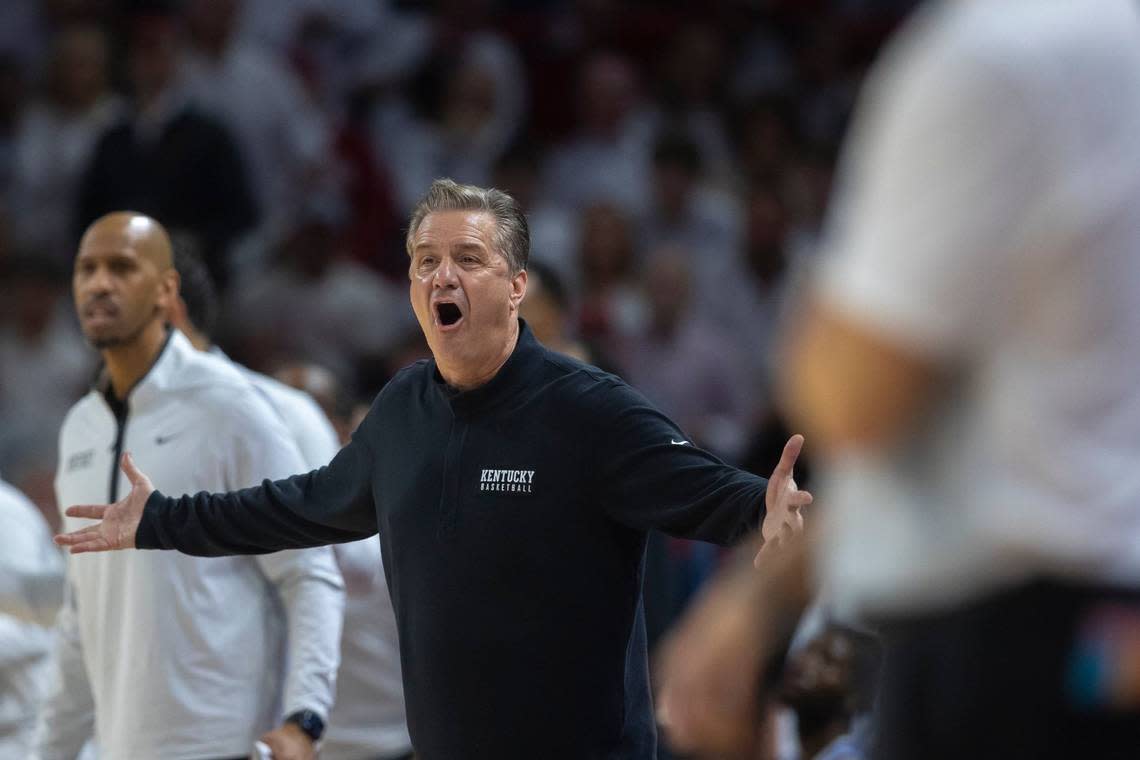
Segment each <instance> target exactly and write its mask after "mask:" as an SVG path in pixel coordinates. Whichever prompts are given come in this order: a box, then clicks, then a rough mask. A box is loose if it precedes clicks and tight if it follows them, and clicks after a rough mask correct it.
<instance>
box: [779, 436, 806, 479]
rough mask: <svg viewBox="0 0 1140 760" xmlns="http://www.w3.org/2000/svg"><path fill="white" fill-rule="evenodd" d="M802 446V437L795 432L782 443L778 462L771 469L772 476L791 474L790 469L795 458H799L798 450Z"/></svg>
mask: <svg viewBox="0 0 1140 760" xmlns="http://www.w3.org/2000/svg"><path fill="white" fill-rule="evenodd" d="M803 447H804V437H803V436H802V435H800V434H799V433H796V434H795V435H793V436H792V437H791V438H789V439H788V442H787V443H785V444H784V452H783V453H782V454H780V462H779V463H778V464H777V465H776V469H775V470H773V471H772V477H773V478H776V477H787V478H790V477H791V476H792V470H793V469H794V468H795V466H796V460H797V459H799V458H800V451H802V450H803Z"/></svg>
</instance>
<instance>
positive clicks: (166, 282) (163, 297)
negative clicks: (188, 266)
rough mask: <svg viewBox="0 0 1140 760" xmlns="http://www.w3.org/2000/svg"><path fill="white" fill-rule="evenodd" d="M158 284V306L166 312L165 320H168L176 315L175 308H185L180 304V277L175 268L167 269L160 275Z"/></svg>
mask: <svg viewBox="0 0 1140 760" xmlns="http://www.w3.org/2000/svg"><path fill="white" fill-rule="evenodd" d="M158 286H159V297H158V303H159V306H161V307H162V309H163V311H165V312H166V318H167V320H170V319H172V318H173V317H174V316H176V313H175V310H176V309H185V307H184V306H183V305H182V297H181V295H180V290H181V288H182V277H181V275H179V274H178V270H177V269H167V270H166V271H165V272H163V273H162V274H161V275H160V280H159V285H158Z"/></svg>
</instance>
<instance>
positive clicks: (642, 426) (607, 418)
mask: <svg viewBox="0 0 1140 760" xmlns="http://www.w3.org/2000/svg"><path fill="white" fill-rule="evenodd" d="M587 400H588V403H589V408H590V412H589V414H588V417H589V418H590V419H591V420H592V422H593V428H594V429H593V432H592V433H590V434H588V435H590V437H591V438H592V439H593V445H594V451H595V452H596V454H595V456H596V457H597V459H596V462H595V464H596V467H595V470H594V472H596V473H598V476H597V480H596V484H597V485H596V488H597V491H598V493H599V494H600V496H601V501H602V504H603V506H604V508H605V509H606V510H607V512H608V513H609V514H610V516H611V517H613V518H614V519H615V520H617V521H618V522H620V523H622V524H624V525H628V526H630V527H633V528H638V529H642V530H646V529H649V528H656V529H658V530H662V531H664V532H666V533H668V534H670V535H672V536H677V537H680V538H695V539H700V540H702V541H711V542H713V543H718V544H728V543H731V542H733V541H735V540H737V539H738V538H740V537H741V536H743V535H744V534H745V533H748V532H749V531H752V530H755V529H756V528H757V527H758V526H759V524H760V520H761V519H763V516H764V513H765V509H764V492H765V490H766V488H767V486H768V481H767V480H765V479H764V478H761V477H758V476H756V475H752V474H750V473H747V472H744V471H743V470H738V469H736V468H735V467H730V466H729V465H727V464H725V463H724V462H722V461H721V460H720V459H718V458H717V457H715V456H713V455H712V454H710V453H708V452H707V451H704V450H703V449H700V448H697V447H696V446H694V445H693V444H692V443H691V442H690V441H689V440H688V439H687V438H686V437H685V436H684V434H683V433H682V432H681V430H680V428H678V427H677V425H676V424H675V423H674V422H673V421H672V420H670V419H669V418H668V417H666V416H665V415H664V414H662V413H661V412H660V411H658V410H657V409H656V408H654V406H653V405H652V404H650V403H649V401H648V400H646V399H645V397H644V396H642V395H641V394H640V393H638V392H637V391H635V390H633V389H632V388H630V387H629V386H628V385H626V384H625V383H623V382H621V381H620V380H617V379H616V378H612V379H608V380H604V381H601V382H599V383H598V384H597V385H596V386H595V387H594V388H592V389H591V390H590V391H589V392H588V393H587Z"/></svg>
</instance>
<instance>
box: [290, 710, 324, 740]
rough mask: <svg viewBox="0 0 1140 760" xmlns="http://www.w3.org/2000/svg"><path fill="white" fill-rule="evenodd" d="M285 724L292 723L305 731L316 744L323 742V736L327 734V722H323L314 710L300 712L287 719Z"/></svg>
mask: <svg viewBox="0 0 1140 760" xmlns="http://www.w3.org/2000/svg"><path fill="white" fill-rule="evenodd" d="M285 722H286V723H292V724H293V725H295V726H296V727H297V728H299V729H301V730H302V731H304V732H305V735H306V736H308V737H309V738H310V739H312V740H313V743H314V744H316V743H317V742H319V741H320V740H321V736H322V735H323V734H324V732H325V722H324V721H323V720H321V716H319V715H317V714H316V713H315V712H313V711H312V710H298V711H297V712H295V713H293V714H292V715H290V716H289V717H288V718H286V719H285Z"/></svg>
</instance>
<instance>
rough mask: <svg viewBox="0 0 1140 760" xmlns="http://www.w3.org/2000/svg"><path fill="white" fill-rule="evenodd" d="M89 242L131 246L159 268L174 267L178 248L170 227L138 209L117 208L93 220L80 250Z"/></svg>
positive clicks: (120, 246)
mask: <svg viewBox="0 0 1140 760" xmlns="http://www.w3.org/2000/svg"><path fill="white" fill-rule="evenodd" d="M89 246H98V247H107V246H112V247H116V248H131V249H133V250H134V251H135V252H136V253H137V254H138V255H139V256H141V257H142V258H145V259H146V260H147V261H149V262H150V263H152V264H153V265H154V266H155V268H156V269H157V270H158V271H159V272H165V271H166V270H168V269H171V268H173V267H174V249H173V246H171V244H170V235H168V234H167V233H166V228H165V227H163V226H162V225H161V224H159V223H158V222H157V221H156V220H154V219H151V218H150V217H149V216H146V215H145V214H139V213H136V212H134V211H114V212H112V213H110V214H106V215H104V216H101V217H99V218H98V219H96V220H95V221H94V222H92V223H91V226H90V227H88V228H87V231H86V232H84V233H83V239H82V240H81V241H80V243H79V250H80V253H82V251H83V249H84V248H87V247H89Z"/></svg>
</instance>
